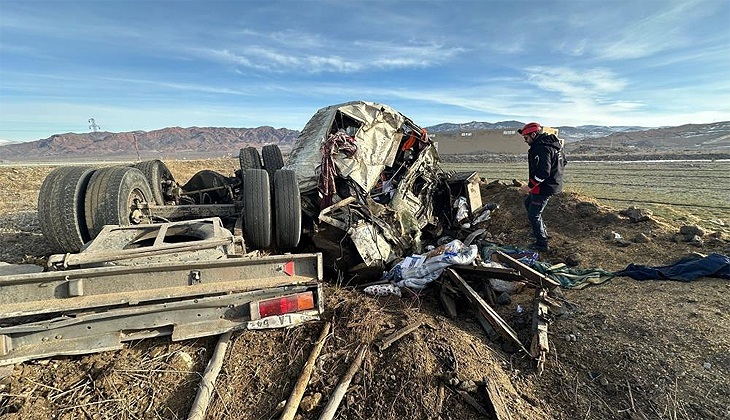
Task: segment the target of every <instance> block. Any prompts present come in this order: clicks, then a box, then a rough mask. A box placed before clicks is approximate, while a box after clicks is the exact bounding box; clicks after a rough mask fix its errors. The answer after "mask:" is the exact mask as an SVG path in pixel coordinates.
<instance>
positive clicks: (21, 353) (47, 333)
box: [0, 218, 323, 365]
mask: <svg viewBox="0 0 730 420" xmlns="http://www.w3.org/2000/svg"><path fill="white" fill-rule="evenodd" d="M195 225H198V226H195ZM201 229H202V230H203V231H208V233H204V235H203V236H204V237H203V238H201V239H195V238H192V237H188V239H189V240H188V241H183V242H174V243H166V242H165V239H166V238H170V237H169V236H166V233H167V232H180V231H183V232H188V233H189V232H190V231H191V230H194V231H200V230H201ZM225 232H227V231H225V229H223V228H222V226H221V222H220V220H219V219H216V218H214V219H208V220H203V221H199V220H198V221H187V222H176V223H169V224H167V223H165V224H159V225H147V226H127V227H111V226H108V227H107V228H105V230H104V232H102V233H101V234H100V235H99V236H98V237H97V238H96V239H95V241H94V242H92V244H91V246H89V247H88V248H87V250H85V251H84V252H82V253H80V254H66V255H58V256H54V257H52V258H51V260H50V264H51V266H52V267H51V268H56V269H60V270H58V271H48V272H44V273H27V274H14V275H6V276H0V318H1V319H2V321H1V322H0V365H5V364H11V363H18V362H22V361H26V360H31V359H36V358H41V357H48V356H54V355H72V354H84V353H93V352H98V351H105V350H112V349H119V348H121V347H122V345H123V343H124V342H126V341H130V340H137V339H142V338H150V337H157V336H172V339H173V340H174V341H177V340H185V339H189V338H196V337H201V336H208V335H214V334H220V333H224V332H227V331H232V330H238V329H244V328H248V329H262V328H277V327H287V326H292V325H296V324H299V323H301V322H305V321H309V320H314V319H318V318H319V316H320V315H321V313H322V311H323V308H322V302H323V299H322V289H321V285H320V280H321V278H322V265H321V255H320V254H298V255H277V256H268V257H253V258H247V257H245V256H241V255H238V254H235V249H236V248H235V247H236V244H235V242H236V240H235V239H234V237H233V235H230V233H228V234H225ZM209 233H213V234H212V235H209ZM193 236H194V235H193ZM115 238H117V239H119V238H121V239H122V246H121V248H123V249H122V250H121V254H119V253H118V252H109V251H108V250H106V249H107V246H108V245H109V244H111V243H114V242H115ZM140 239H141V240H140ZM99 242H102V243H104V245H105V246H104V247H99V248H97V247H94V244H95V243H99ZM120 255H121V257H120ZM282 299H283V300H287V301H288V302H289V306H290V309H291V307H292V305H293V310H287V311H284V313H281V311H278V310H277V309H278V307H274V306H276V305H275V304H277V303H278V302H281V301H282ZM272 303H273V304H274V305H273V306H272Z"/></svg>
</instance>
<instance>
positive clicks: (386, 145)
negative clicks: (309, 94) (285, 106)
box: [284, 101, 405, 193]
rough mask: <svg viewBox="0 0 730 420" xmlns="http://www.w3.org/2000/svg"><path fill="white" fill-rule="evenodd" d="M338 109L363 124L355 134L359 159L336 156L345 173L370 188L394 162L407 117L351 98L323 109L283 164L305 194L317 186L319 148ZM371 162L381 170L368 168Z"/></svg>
mask: <svg viewBox="0 0 730 420" xmlns="http://www.w3.org/2000/svg"><path fill="white" fill-rule="evenodd" d="M338 111H340V112H342V113H344V114H346V115H348V116H350V117H352V118H354V119H356V120H359V121H361V122H362V123H363V127H362V128H361V129H360V130H358V132H357V133H356V135H355V139H356V140H357V142H358V153H357V154H356V159H352V160H350V159H347V160H345V159H343V158H342V157H339V156H338V157H336V158H335V162H336V165H337V167H338V169H339V170H340V172H341V173H342V174H343V176H348V175H349V176H351V177H352V178H353V180H354V181H355V182H357V183H358V184H359V185H360V186H361V187H362V188H363V189H364V190H366V191H369V190H370V189H372V187H373V186H374V185H375V183H376V182H377V178H378V177H379V176H380V173H381V172H382V169H383V168H384V166H385V165H386V164H392V161H393V159H394V158H395V153H396V152H397V148H398V145H399V144H400V140H401V136H402V133H400V132H399V130H400V128H401V126H402V125H403V122H404V121H405V117H404V116H403V115H402V114H400V113H399V112H398V111H395V110H394V109H393V108H391V107H389V106H387V105H382V104H377V103H373V102H366V101H352V102H346V103H343V104H338V105H332V106H328V107H325V108H322V109H320V110H318V111H317V112H316V113H315V114H314V116H312V118H311V119H310V120H309V121H308V122H307V124H306V125H305V126H304V128H303V129H302V132H301V133H300V134H299V137H298V138H297V140H296V142H295V143H294V147H293V149H292V152H291V154H290V155H289V159H288V161H287V164H286V166H285V167H284V169H289V170H293V171H295V172H296V174H297V181H298V182H299V190H300V191H301V192H303V193H305V192H308V191H311V190H314V189H316V188H317V184H318V179H319V167H320V165H321V163H322V156H321V154H320V147H321V146H322V143H323V142H324V141H325V140H326V139H327V136H328V135H329V131H330V129H331V127H332V124H333V122H334V118H335V115H336V114H337V112H338ZM363 128H364V130H363ZM361 148H362V152H360V150H361ZM358 155H359V157H357V156H358ZM368 164H370V165H377V166H379V167H380V169H379V170H378V171H377V172H378V173H377V174H376V173H375V172H376V170H374V169H373V168H367V167H365V166H366V165H368ZM364 167H365V169H363V168H364Z"/></svg>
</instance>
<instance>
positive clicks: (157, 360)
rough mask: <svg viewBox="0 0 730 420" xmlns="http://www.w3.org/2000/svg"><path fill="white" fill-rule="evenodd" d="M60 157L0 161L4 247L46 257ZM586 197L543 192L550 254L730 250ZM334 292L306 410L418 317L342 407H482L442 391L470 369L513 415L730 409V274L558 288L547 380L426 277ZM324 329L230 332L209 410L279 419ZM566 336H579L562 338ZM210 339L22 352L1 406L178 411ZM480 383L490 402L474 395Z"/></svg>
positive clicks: (493, 226) (503, 200) (130, 415)
mask: <svg viewBox="0 0 730 420" xmlns="http://www.w3.org/2000/svg"><path fill="white" fill-rule="evenodd" d="M170 166H171V170H172V171H173V173H174V175H175V176H176V178H178V180H185V179H186V178H187V177H189V176H190V175H192V174H193V173H194V172H196V171H197V170H199V169H202V168H213V169H216V168H217V169H219V170H221V171H222V172H226V173H230V172H232V168H233V167H234V166H235V162H234V161H230V160H214V161H195V162H178V163H173V164H171V165H170ZM183 168H184V169H183ZM51 169H52V168H51V167H7V168H5V167H4V168H0V184H1V185H0V191H2V193H1V194H2V196H1V197H0V198H2V200H0V201H1V203H0V252H1V254H0V260H2V261H7V262H15V263H17V262H38V263H42V262H43V259H44V257H45V256H46V255H47V254H48V252H49V251H48V245H47V244H46V242H45V241H44V240H43V237H42V235H40V234H39V232H38V224H37V219H36V217H35V207H36V204H35V202H36V200H37V192H38V189H39V188H40V184H41V182H42V180H43V177H44V176H45V174H47V173H48V172H49V171H50V170H51ZM482 194H483V197H484V200H485V201H486V202H497V203H499V204H500V206H501V207H500V209H499V210H498V211H497V212H495V214H494V217H493V218H492V220H490V221H489V222H488V225H487V227H488V230H489V232H490V233H491V234H492V235H493V236H494V237H495V239H498V240H500V241H501V242H503V243H511V244H518V243H525V242H527V240H528V237H529V236H528V233H529V231H528V226H527V223H526V220H525V218H524V214H523V213H524V209H523V208H522V207H521V206H522V204H521V198H520V196H519V195H518V194H517V191H516V188H514V187H503V186H497V187H494V186H493V187H487V186H483V191H482ZM585 200H589V199H587V198H585V197H580V196H577V195H574V194H562V195H559V196H556V197H555V198H554V199H553V200H551V202H550V204H549V205H548V209H547V211H546V219H547V220H546V223H547V225H548V229H549V231H550V232H551V235H552V236H553V239H552V242H551V244H552V246H553V247H555V248H556V251H555V252H553V253H552V254H550V255H549V258H550V260H551V261H556V260H560V259H565V258H567V257H568V256H569V255H572V256H575V255H576V254H579V256H580V259H581V260H582V262H581V267H601V268H604V269H608V270H614V269H619V268H623V267H625V266H626V265H627V264H628V263H631V262H636V263H642V264H663V263H669V262H671V261H673V260H675V259H677V258H678V257H681V256H682V255H684V254H686V253H688V252H694V251H699V252H703V253H710V252H722V253H728V252H730V250H728V243H727V242H726V241H722V240H720V241H716V242H714V243H713V244H709V243H708V244H706V245H705V246H704V247H702V248H696V247H692V246H690V245H688V244H684V243H673V242H670V241H669V238H670V236H671V235H672V234H673V233H674V232H675V231H676V230H677V228H678V226H674V225H671V224H669V223H666V222H663V221H657V220H650V221H646V222H640V223H630V222H629V221H628V220H626V219H625V218H620V217H618V216H617V215H616V213H615V212H614V211H612V210H611V209H609V208H605V207H599V210H598V212H596V213H595V214H591V215H587V216H581V213H580V212H579V211H578V210H577V207H576V205H577V203H579V202H581V201H585ZM611 230H613V231H616V232H619V233H621V234H622V235H624V237H627V238H631V237H632V236H633V235H635V234H636V233H639V232H648V231H650V236H652V242H649V243H646V244H632V245H631V246H629V247H628V248H619V247H616V246H615V245H614V244H612V243H609V242H607V241H606V240H604V239H603V235H604V233H606V232H607V231H608V232H610V231H611ZM326 292H327V293H326V294H327V317H328V318H329V319H332V320H333V322H334V330H333V336H331V337H330V338H329V339H328V342H327V345H326V346H325V348H324V350H323V352H322V354H323V355H326V357H323V362H321V363H320V364H319V365H318V368H317V369H316V374H315V378H314V380H313V381H312V382H311V385H310V389H311V391H309V392H308V394H311V393H313V392H319V393H320V394H321V395H322V401H321V402H320V403H319V406H318V407H316V408H314V410H313V411H311V412H309V413H304V415H303V416H302V418H305V419H309V418H317V417H318V414H319V410H321V408H322V406H323V405H324V403H326V400H327V396H328V395H329V393H330V392H331V390H332V388H333V387H334V384H335V382H333V380H332V378H337V377H338V376H339V375H340V374H341V373H342V372H343V371H344V370H345V369H346V366H347V364H348V363H349V360H350V358H351V357H352V353H354V349H355V348H356V346H357V345H358V344H359V343H361V342H370V341H371V340H372V339H373V338H374V337H376V336H379V335H382V334H383V333H384V332H386V331H388V330H393V329H395V328H397V327H400V326H401V325H405V324H407V323H410V322H415V321H420V322H423V323H424V326H422V327H421V328H419V329H418V330H417V331H416V332H415V333H414V334H412V335H411V336H409V337H407V338H404V339H402V340H401V341H399V342H398V343H397V344H396V345H394V346H393V347H391V348H389V349H388V350H386V351H385V352H384V353H382V354H380V353H378V352H377V351H374V352H371V353H370V354H369V355H368V356H367V359H366V363H365V365H364V369H363V371H362V372H361V373H360V374H359V375H358V376H357V377H356V379H355V381H354V386H353V388H352V389H351V391H350V392H349V393H348V396H347V397H346V399H345V402H344V404H343V407H341V409H340V412H339V413H340V414H339V416H338V418H348V419H355V418H378V419H400V418H414V419H426V418H438V417H441V418H444V419H447V418H448V419H474V418H482V417H480V416H479V414H478V413H477V412H475V411H474V410H473V409H472V408H470V407H469V406H468V405H467V404H465V403H464V402H463V400H462V399H461V398H460V397H459V396H458V395H456V394H455V393H453V392H451V391H449V390H448V389H447V390H446V391H445V393H444V396H443V399H440V397H439V391H438V389H439V384H440V383H443V382H444V381H447V380H448V379H449V378H450V376H453V375H454V374H455V375H456V376H458V378H459V379H460V380H461V381H468V380H472V381H475V382H478V381H482V380H483V379H484V378H485V377H489V378H490V379H491V380H492V381H496V382H497V383H498V384H499V385H501V386H502V387H503V389H504V390H505V393H506V395H505V399H506V400H507V403H508V406H509V407H510V408H511V410H512V414H513V418H515V419H517V418H520V419H553V418H554V419H596V420H598V419H613V418H616V419H624V418H628V419H644V418H646V419H692V420H694V419H725V418H729V417H730V389H728V387H727V379H726V378H727V377H729V375H730V315H728V313H727V311H726V308H727V302H728V295H729V294H730V283H729V282H728V281H726V280H717V279H700V280H698V281H696V282H693V283H679V282H666V281H646V282H638V281H635V280H631V279H625V278H617V279H613V280H611V281H610V282H609V283H607V284H604V285H601V286H595V287H590V288H587V289H584V290H575V291H573V290H567V291H565V292H564V293H565V298H566V299H567V300H568V301H569V302H570V303H571V304H572V311H570V312H569V313H568V314H566V315H563V316H561V317H559V318H557V319H556V320H555V322H554V323H553V324H551V327H550V331H551V335H550V344H551V354H550V357H549V359H548V363H547V365H546V367H545V373H544V374H543V375H542V376H540V377H538V376H537V374H536V373H535V370H534V366H533V365H532V363H531V362H529V361H528V360H525V359H523V358H521V357H519V356H518V355H512V354H509V353H505V352H504V351H503V350H502V349H501V346H500V345H499V343H493V342H490V341H489V340H488V339H487V337H486V336H485V334H484V333H483V330H482V329H481V327H480V326H479V324H478V323H476V322H475V320H474V318H473V316H472V315H471V313H470V312H469V311H466V310H464V311H462V312H461V313H460V316H459V318H458V319H456V320H450V319H448V318H447V317H446V315H445V314H444V313H443V311H442V309H441V308H440V306H439V304H438V300H437V297H436V294H435V293H434V290H433V288H431V289H427V290H426V291H425V292H424V293H423V294H422V295H421V296H419V297H417V298H406V299H395V298H379V299H374V298H370V297H367V296H365V295H363V294H361V293H359V292H355V291H352V290H348V289H346V288H342V287H336V286H334V285H333V286H330V287H328V288H327V290H326ZM529 300H530V296H527V295H526V294H522V295H517V296H515V298H514V299H513V302H512V304H510V305H506V306H501V307H499V308H498V310H499V311H500V312H501V313H502V314H503V316H504V317H505V318H506V319H508V320H509V322H510V323H511V324H512V325H514V326H516V329H517V330H518V333H519V334H520V336H521V337H526V336H527V334H528V331H529V316H528V314H526V313H525V314H522V315H518V314H516V311H515V307H516V305H517V304H518V303H522V304H523V306H524V304H525V303H526V302H527V301H529ZM319 329H320V325H318V324H315V325H308V326H304V327H301V328H295V329H292V330H288V331H273V332H242V333H236V334H234V338H233V342H232V345H231V348H230V350H229V354H228V356H227V361H226V363H225V365H224V369H223V372H222V376H221V377H220V378H219V381H220V382H219V384H218V387H217V392H216V394H215V397H216V398H215V400H214V403H213V405H212V407H211V412H210V418H214V419H223V418H230V419H239V418H240V419H243V418H246V419H268V418H272V417H275V415H274V414H275V408H276V406H277V404H278V403H279V402H280V401H282V400H283V399H285V398H286V397H287V395H288V392H290V390H291V386H292V384H293V381H294V380H295V378H296V376H297V374H298V372H299V370H300V369H301V366H302V365H303V363H304V360H305V359H306V357H307V355H308V353H309V349H310V348H311V346H312V342H313V341H314V340H315V339H316V337H317V335H318V331H319ZM571 334H572V335H573V336H574V337H575V341H572V340H570V341H568V340H566V336H568V337H570V335H571ZM214 342H215V340H214V339H201V340H193V341H187V342H181V343H170V342H169V340H167V339H153V340H145V341H142V342H135V343H132V344H131V345H129V347H128V348H126V349H124V350H120V351H116V352H106V353H102V354H97V355H89V356H76V357H67V358H56V359H52V360H50V361H48V360H46V361H37V362H31V363H25V364H22V365H18V366H16V367H15V370H14V372H13V374H12V375H11V376H9V377H8V378H6V379H4V380H3V381H1V382H0V387H1V388H0V392H2V394H0V395H1V396H0V414H1V415H0V418H3V419H5V418H7V419H34V418H37V419H48V418H53V415H55V418H63V419H71V418H93V419H96V418H122V419H136V418H165V419H168V418H170V419H174V418H184V417H185V416H186V414H187V410H188V409H189V407H190V404H191V402H192V399H193V396H194V393H195V387H196V384H197V382H198V380H199V378H200V376H199V373H200V372H202V370H203V369H204V367H205V363H206V362H207V359H208V358H209V356H210V352H211V351H212V348H213V345H214ZM705 363H709V368H706V367H703V364H705ZM706 366H707V365H706ZM452 372H453V373H452ZM629 386H630V387H631V392H629V388H628V387H629ZM474 395H475V396H477V397H478V398H479V401H480V402H481V403H484V399H483V398H482V397H481V396H480V394H478V393H475V394H474ZM439 401H441V410H438V408H437V407H438V406H439ZM632 407H633V408H632ZM484 418H486V417H484Z"/></svg>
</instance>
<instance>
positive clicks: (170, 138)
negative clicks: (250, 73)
mask: <svg viewBox="0 0 730 420" xmlns="http://www.w3.org/2000/svg"><path fill="white" fill-rule="evenodd" d="M298 135H299V131H296V130H289V129H287V128H273V127H269V126H263V127H256V128H226V127H188V128H182V127H168V128H163V129H160V130H153V131H130V132H123V133H111V132H107V131H99V132H93V133H81V134H78V133H65V134H54V135H52V136H51V137H48V138H47V139H42V140H36V141H31V142H25V143H16V144H9V145H4V146H0V159H4V160H12V161H16V160H17V161H23V160H39V161H42V160H58V159H59V158H64V157H66V158H68V157H71V158H85V157H97V156H103V157H105V158H120V159H122V158H128V157H131V156H136V154H137V149H136V147H137V148H138V149H139V154H140V155H141V156H147V157H153V156H154V157H160V156H162V155H172V154H174V155H177V156H190V157H204V156H220V155H222V154H225V153H236V154H237V153H238V150H239V149H240V148H242V147H246V146H254V147H259V148H260V147H261V146H263V145H265V144H269V143H276V144H278V145H280V147H281V148H282V149H284V150H286V149H287V148H290V147H291V144H292V143H293V142H294V140H295V139H296V138H297V136H298ZM135 140H136V145H137V146H136V147H135Z"/></svg>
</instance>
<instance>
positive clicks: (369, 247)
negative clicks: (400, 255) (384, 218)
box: [350, 223, 396, 265]
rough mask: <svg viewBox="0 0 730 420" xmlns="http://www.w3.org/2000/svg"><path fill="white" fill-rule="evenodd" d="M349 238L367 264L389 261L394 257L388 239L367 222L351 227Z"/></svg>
mask: <svg viewBox="0 0 730 420" xmlns="http://www.w3.org/2000/svg"><path fill="white" fill-rule="evenodd" d="M350 238H352V242H353V243H355V246H356V247H357V251H358V252H359V253H360V257H362V260H363V261H364V262H365V264H367V265H375V264H379V263H389V262H391V261H393V260H394V259H395V258H396V256H395V255H393V249H392V248H391V246H390V244H389V243H388V241H386V240H385V238H384V237H383V235H381V234H380V233H379V232H378V231H377V229H375V228H374V227H373V226H372V225H370V224H368V223H361V224H360V225H358V226H357V227H354V228H352V229H351V230H350Z"/></svg>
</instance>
